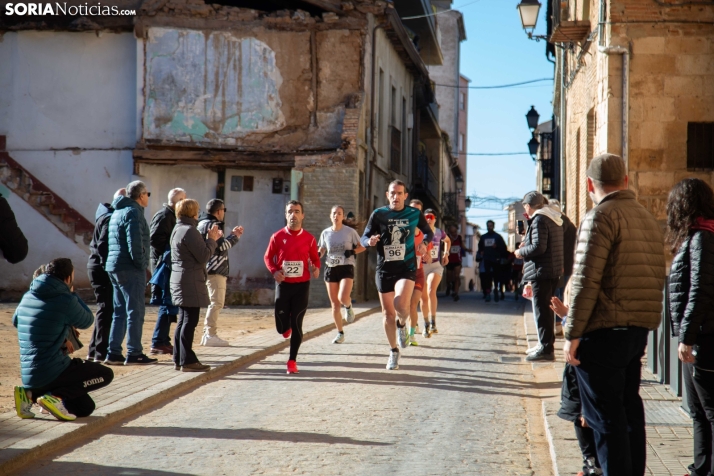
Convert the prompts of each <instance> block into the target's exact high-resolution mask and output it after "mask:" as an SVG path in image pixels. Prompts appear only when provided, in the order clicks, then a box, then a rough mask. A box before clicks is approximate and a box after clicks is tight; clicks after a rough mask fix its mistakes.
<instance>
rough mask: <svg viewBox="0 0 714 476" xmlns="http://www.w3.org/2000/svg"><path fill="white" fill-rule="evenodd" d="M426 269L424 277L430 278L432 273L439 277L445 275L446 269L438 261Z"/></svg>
mask: <svg viewBox="0 0 714 476" xmlns="http://www.w3.org/2000/svg"><path fill="white" fill-rule="evenodd" d="M423 268H424V276H429V275H430V274H432V273H436V274H438V275H439V276H443V275H444V267H443V266H441V263H439V262H438V261H434V262H433V263H429V264H425V265H424V266H423Z"/></svg>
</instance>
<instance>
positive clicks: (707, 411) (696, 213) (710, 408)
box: [667, 178, 714, 475]
mask: <svg viewBox="0 0 714 476" xmlns="http://www.w3.org/2000/svg"><path fill="white" fill-rule="evenodd" d="M667 225H668V230H667V243H668V244H669V245H670V247H671V250H672V253H673V254H675V257H674V261H673V262H672V268H671V271H670V275H669V300H670V312H671V315H672V334H673V335H675V336H679V349H678V351H679V359H680V360H681V361H682V362H683V372H682V373H683V379H684V386H685V388H686V389H687V406H688V407H689V414H690V415H691V417H692V420H693V425H694V427H693V436H694V463H692V464H691V465H690V466H689V468H687V469H688V470H689V474H692V475H708V474H714V462H713V461H712V438H713V437H714V434H713V433H714V432H713V431H712V428H714V313H712V309H714V191H712V189H711V187H710V186H709V185H708V184H707V183H706V182H704V181H702V180H699V179H695V178H688V179H684V180H682V181H681V182H679V183H678V184H677V185H675V186H674V188H673V189H672V191H671V192H670V194H669V201H668V203H667Z"/></svg>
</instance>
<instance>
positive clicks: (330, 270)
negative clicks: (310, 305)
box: [325, 264, 355, 283]
mask: <svg viewBox="0 0 714 476" xmlns="http://www.w3.org/2000/svg"><path fill="white" fill-rule="evenodd" d="M343 279H355V267H354V266H352V265H351V264H345V265H342V266H328V267H327V268H326V269H325V282H326V283H339V282H340V281H342V280H343Z"/></svg>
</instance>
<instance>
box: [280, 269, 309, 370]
mask: <svg viewBox="0 0 714 476" xmlns="http://www.w3.org/2000/svg"><path fill="white" fill-rule="evenodd" d="M309 298H310V281H305V282H304V283H280V284H278V286H277V288H276V289H275V328H276V329H277V330H278V333H280V334H283V333H284V332H287V330H288V329H292V331H293V333H292V335H291V336H290V360H297V354H298V350H299V349H300V344H302V320H303V319H304V318H305V312H306V311H307V301H308V299H309Z"/></svg>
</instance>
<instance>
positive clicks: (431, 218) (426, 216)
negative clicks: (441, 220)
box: [424, 215, 436, 220]
mask: <svg viewBox="0 0 714 476" xmlns="http://www.w3.org/2000/svg"><path fill="white" fill-rule="evenodd" d="M424 218H426V219H427V220H436V216H435V215H424Z"/></svg>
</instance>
